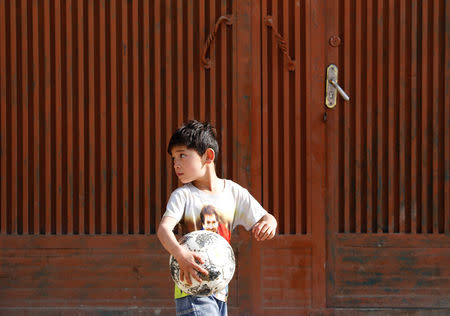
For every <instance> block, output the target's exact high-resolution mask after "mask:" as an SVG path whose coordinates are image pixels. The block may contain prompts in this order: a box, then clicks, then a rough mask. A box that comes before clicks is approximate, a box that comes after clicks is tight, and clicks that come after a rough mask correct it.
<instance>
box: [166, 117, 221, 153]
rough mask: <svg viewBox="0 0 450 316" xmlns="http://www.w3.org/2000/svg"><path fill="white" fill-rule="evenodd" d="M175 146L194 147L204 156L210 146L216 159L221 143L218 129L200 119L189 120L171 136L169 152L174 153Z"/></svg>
mask: <svg viewBox="0 0 450 316" xmlns="http://www.w3.org/2000/svg"><path fill="white" fill-rule="evenodd" d="M175 146H186V147H187V148H188V149H194V150H195V151H196V152H197V153H198V154H199V155H200V156H202V155H203V154H204V153H205V152H206V150H207V149H208V148H211V149H212V150H214V153H215V154H216V155H215V158H214V160H216V157H217V155H218V154H219V144H218V143H217V139H216V129H215V128H214V127H213V126H212V125H211V124H210V123H209V122H204V123H200V122H199V121H195V120H193V121H189V122H187V123H186V124H184V125H183V126H182V127H180V128H179V129H177V130H176V131H175V133H173V135H172V137H171V138H170V141H169V145H168V146H167V152H168V153H169V155H172V148H173V147H175Z"/></svg>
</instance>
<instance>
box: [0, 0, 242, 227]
mask: <svg viewBox="0 0 450 316" xmlns="http://www.w3.org/2000/svg"><path fill="white" fill-rule="evenodd" d="M232 14H233V3H232V1H219V0H217V1H213V2H210V1H194V0H190V1H175V0H173V1H143V0H138V1H126V0H113V1H106V0H99V1H75V0H55V1H50V0H45V1H28V0H17V1H0V34H1V35H0V66H1V71H0V74H1V75H0V89H1V90H0V92H1V93H0V109H1V110H0V129H1V134H0V143H1V145H0V146H1V152H0V166H1V167H0V168H1V178H0V179H1V180H0V233H1V234H8V235H9V234H12V235H15V234H33V235H36V234H56V235H61V234H62V235H65V234H69V235H72V234H90V235H92V234H153V233H155V230H156V227H157V225H158V223H159V220H160V218H161V215H162V212H163V211H164V207H165V204H166V202H167V199H168V197H169V194H170V193H171V192H172V190H173V189H174V188H176V187H177V186H178V182H177V179H176V176H175V175H174V173H173V171H172V166H171V159H170V157H169V156H168V154H167V152H166V146H167V142H168V140H169V138H170V136H171V134H172V132H173V131H174V130H175V129H176V128H177V127H179V126H180V125H181V123H182V122H185V121H187V120H188V119H198V120H210V121H212V123H213V124H214V125H215V126H216V127H217V130H218V134H219V140H220V143H221V154H220V158H219V163H218V171H219V174H220V176H223V177H228V178H231V176H232V174H233V146H234V144H233V143H232V139H233V129H232V119H231V117H232V114H233V112H232V102H233V94H234V93H235V92H234V91H233V75H232V69H233V63H234V57H233V33H232V32H233V29H232V26H227V25H222V26H221V27H220V29H219V31H218V33H217V35H216V38H215V40H214V41H213V43H212V45H211V47H210V48H209V50H208V57H209V58H211V61H212V67H211V68H210V69H205V68H204V67H203V66H202V64H201V63H200V57H201V52H202V50H203V48H204V45H205V39H206V38H207V37H208V35H209V33H210V32H211V31H212V29H213V28H214V25H215V23H216V21H217V19H218V18H219V17H220V16H222V15H232Z"/></svg>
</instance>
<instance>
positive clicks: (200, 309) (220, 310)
mask: <svg viewBox="0 0 450 316" xmlns="http://www.w3.org/2000/svg"><path fill="white" fill-rule="evenodd" d="M175 304H176V307H177V316H203V315H204V316H216V315H217V316H227V315H228V312H227V303H226V302H222V301H221V300H218V299H217V298H215V297H214V296H213V295H211V296H192V295H189V296H185V297H182V298H177V299H176V300H175Z"/></svg>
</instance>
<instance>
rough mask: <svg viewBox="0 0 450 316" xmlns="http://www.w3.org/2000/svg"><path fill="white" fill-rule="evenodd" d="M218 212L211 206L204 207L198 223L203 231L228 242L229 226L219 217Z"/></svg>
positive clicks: (229, 235)
mask: <svg viewBox="0 0 450 316" xmlns="http://www.w3.org/2000/svg"><path fill="white" fill-rule="evenodd" d="M219 214H220V212H219V211H218V210H216V208H215V207H214V206H213V205H206V206H204V207H203V208H202V210H201V212H200V221H201V223H202V228H203V229H204V230H209V231H211V232H213V233H217V234H219V235H220V236H222V237H223V238H225V239H226V241H228V242H230V237H231V233H230V228H229V227H230V224H229V223H226V222H224V221H223V220H222V218H221V217H220V216H219Z"/></svg>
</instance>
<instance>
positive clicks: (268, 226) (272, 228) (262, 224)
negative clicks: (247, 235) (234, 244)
mask: <svg viewBox="0 0 450 316" xmlns="http://www.w3.org/2000/svg"><path fill="white" fill-rule="evenodd" d="M276 230H277V220H276V219H275V217H273V216H272V215H270V214H266V215H264V216H263V217H262V218H261V219H260V220H259V221H258V222H257V223H256V224H255V226H253V229H252V233H253V236H255V239H256V240H257V241H264V240H269V239H272V238H273V237H274V236H275V233H276Z"/></svg>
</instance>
